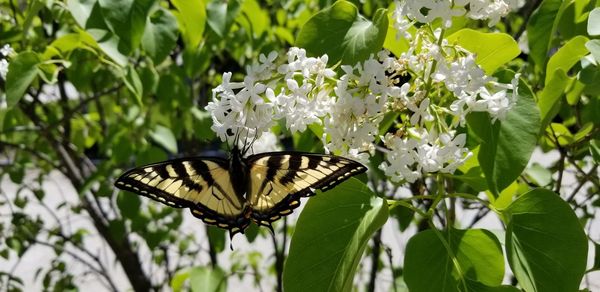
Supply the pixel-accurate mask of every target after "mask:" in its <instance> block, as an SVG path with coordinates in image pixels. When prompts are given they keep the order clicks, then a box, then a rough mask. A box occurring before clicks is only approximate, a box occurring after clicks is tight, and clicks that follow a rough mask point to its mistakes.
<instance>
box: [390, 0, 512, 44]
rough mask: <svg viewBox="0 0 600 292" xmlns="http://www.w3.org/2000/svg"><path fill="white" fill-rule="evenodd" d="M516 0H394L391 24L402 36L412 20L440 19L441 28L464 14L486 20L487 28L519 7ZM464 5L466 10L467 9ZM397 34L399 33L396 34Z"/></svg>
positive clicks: (423, 21)
mask: <svg viewBox="0 0 600 292" xmlns="http://www.w3.org/2000/svg"><path fill="white" fill-rule="evenodd" d="M523 4H524V1H520V0H404V1H402V2H399V1H395V5H396V9H395V10H394V14H393V16H394V19H395V21H394V27H395V28H396V30H397V31H398V32H399V34H401V35H402V36H404V37H405V38H410V37H411V36H410V34H408V33H407V29H408V28H409V27H410V26H411V25H412V22H420V23H431V22H433V21H434V20H435V19H438V18H440V19H441V20H442V23H443V24H444V26H445V27H450V26H451V25H452V17H457V16H463V15H466V16H467V17H469V18H471V19H477V20H488V21H489V22H488V25H489V26H490V27H492V26H494V25H496V23H498V21H500V18H502V17H504V16H506V15H507V14H508V13H509V12H510V11H511V10H514V9H517V8H518V7H520V6H522V5H523ZM467 8H468V9H467ZM399 36H400V35H399Z"/></svg>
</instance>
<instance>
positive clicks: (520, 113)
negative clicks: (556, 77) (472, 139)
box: [467, 80, 540, 195]
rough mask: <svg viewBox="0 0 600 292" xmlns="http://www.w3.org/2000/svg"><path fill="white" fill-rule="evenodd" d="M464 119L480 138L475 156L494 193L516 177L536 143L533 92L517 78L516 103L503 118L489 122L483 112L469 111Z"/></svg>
mask: <svg viewBox="0 0 600 292" xmlns="http://www.w3.org/2000/svg"><path fill="white" fill-rule="evenodd" d="M467 121H468V123H469V127H470V128H471V129H472V130H473V131H474V132H475V133H476V134H477V135H478V136H479V138H480V139H481V140H482V142H481V146H480V149H479V154H478V155H477V159H478V160H479V164H480V165H481V169H482V170H483V173H484V175H485V178H486V180H487V182H488V187H489V190H490V191H491V192H492V193H493V194H494V195H497V194H498V193H499V192H500V191H502V189H504V188H506V187H507V186H509V185H510V184H511V183H512V182H513V181H514V180H515V179H517V177H519V175H520V174H521V172H522V171H523V170H524V169H525V167H526V166H527V162H528V161H529V158H530V157H531V153H532V152H533V149H534V148H535V145H536V143H537V137H538V133H539V128H540V116H539V110H538V108H537V107H536V105H535V102H534V98H533V92H531V89H529V87H528V86H527V85H526V84H525V83H524V82H523V81H522V80H521V81H520V82H519V88H518V99H517V103H516V104H515V105H513V108H512V109H511V110H510V111H509V112H508V114H507V115H506V118H505V119H504V120H503V121H500V120H497V121H496V122H495V123H492V122H491V120H490V118H489V115H488V114H487V113H472V114H470V115H469V116H468V117H467ZM515 141H519V144H518V147H515Z"/></svg>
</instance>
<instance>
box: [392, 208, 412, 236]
mask: <svg viewBox="0 0 600 292" xmlns="http://www.w3.org/2000/svg"><path fill="white" fill-rule="evenodd" d="M390 215H391V216H392V217H394V218H396V219H397V220H398V226H399V227H400V231H405V230H406V229H407V228H408V226H410V223H412V221H413V219H414V218H415V211H413V210H412V209H410V208H408V207H406V206H403V205H400V204H399V205H397V206H395V207H394V208H393V209H390Z"/></svg>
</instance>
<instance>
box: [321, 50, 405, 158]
mask: <svg viewBox="0 0 600 292" xmlns="http://www.w3.org/2000/svg"><path fill="white" fill-rule="evenodd" d="M390 60H393V58H391V57H388V56H387V53H386V52H381V53H380V54H379V55H378V58H377V59H374V58H373V57H371V58H369V59H368V60H366V61H365V62H364V63H358V64H356V65H354V66H348V65H342V70H343V71H344V73H345V74H344V75H343V76H342V77H340V79H339V80H338V81H337V83H336V86H335V96H336V99H335V102H334V104H333V106H332V107H331V111H330V113H329V115H328V116H327V118H326V119H325V136H324V137H323V140H324V144H325V149H326V150H327V151H328V152H334V153H343V154H349V155H350V156H352V157H354V158H357V159H360V160H363V161H365V160H367V159H368V158H369V154H373V152H374V150H375V147H374V144H373V142H374V141H375V138H376V137H377V136H378V132H379V123H380V122H381V121H382V120H383V116H384V113H385V112H387V105H388V99H389V98H390V97H399V96H400V90H399V88H398V87H397V86H396V85H395V84H394V81H393V79H392V78H391V76H388V75H386V72H391V71H393V65H394V62H393V61H390Z"/></svg>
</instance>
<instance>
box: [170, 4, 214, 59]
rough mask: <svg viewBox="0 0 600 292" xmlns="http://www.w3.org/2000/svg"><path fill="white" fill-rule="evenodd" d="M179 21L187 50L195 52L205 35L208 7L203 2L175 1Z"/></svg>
mask: <svg viewBox="0 0 600 292" xmlns="http://www.w3.org/2000/svg"><path fill="white" fill-rule="evenodd" d="M172 3H173V5H174V6H175V8H177V13H176V14H175V16H176V17H177V20H178V21H179V30H180V31H181V35H182V36H183V41H184V42H185V43H186V45H187V48H189V49H191V50H195V49H196V48H197V47H198V45H199V44H200V41H201V40H202V35H203V34H204V28H205V26H206V6H205V4H204V1H203V0H173V1H172Z"/></svg>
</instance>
